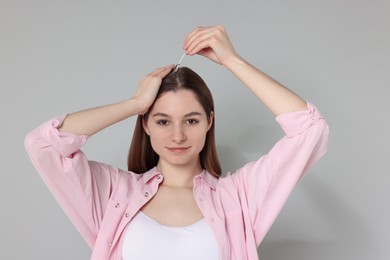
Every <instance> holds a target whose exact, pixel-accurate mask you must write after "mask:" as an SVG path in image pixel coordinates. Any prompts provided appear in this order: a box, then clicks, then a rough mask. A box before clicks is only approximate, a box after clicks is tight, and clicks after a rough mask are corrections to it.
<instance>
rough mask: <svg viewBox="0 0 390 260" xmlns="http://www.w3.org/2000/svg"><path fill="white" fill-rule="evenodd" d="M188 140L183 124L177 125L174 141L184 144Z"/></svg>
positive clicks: (173, 133) (173, 135)
mask: <svg viewBox="0 0 390 260" xmlns="http://www.w3.org/2000/svg"><path fill="white" fill-rule="evenodd" d="M186 139H187V137H186V135H185V132H184V126H183V125H182V124H175V126H174V127H173V130H172V141H173V142H175V143H182V142H184V141H185V140H186Z"/></svg>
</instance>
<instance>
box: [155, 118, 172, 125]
mask: <svg viewBox="0 0 390 260" xmlns="http://www.w3.org/2000/svg"><path fill="white" fill-rule="evenodd" d="M156 123H157V124H158V125H161V126H166V125H168V124H169V122H168V120H164V119H162V120H158V121H157V122H156Z"/></svg>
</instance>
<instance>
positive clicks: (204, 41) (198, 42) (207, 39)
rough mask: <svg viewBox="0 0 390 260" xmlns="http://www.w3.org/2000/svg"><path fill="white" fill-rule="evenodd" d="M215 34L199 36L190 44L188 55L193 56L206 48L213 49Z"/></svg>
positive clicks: (187, 50)
mask: <svg viewBox="0 0 390 260" xmlns="http://www.w3.org/2000/svg"><path fill="white" fill-rule="evenodd" d="M213 37H214V33H213V32H206V33H203V34H201V35H198V36H197V37H196V38H195V39H193V41H192V42H191V43H189V46H188V48H187V49H186V52H187V54H190V55H193V54H195V53H197V52H199V51H200V50H201V49H204V48H209V47H210V48H212V47H213V42H214V40H213Z"/></svg>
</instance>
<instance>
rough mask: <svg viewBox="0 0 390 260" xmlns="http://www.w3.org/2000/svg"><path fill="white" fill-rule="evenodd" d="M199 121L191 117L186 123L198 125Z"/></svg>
mask: <svg viewBox="0 0 390 260" xmlns="http://www.w3.org/2000/svg"><path fill="white" fill-rule="evenodd" d="M197 123H199V121H198V120H196V119H193V118H190V119H188V120H187V121H186V124H187V125H196V124H197Z"/></svg>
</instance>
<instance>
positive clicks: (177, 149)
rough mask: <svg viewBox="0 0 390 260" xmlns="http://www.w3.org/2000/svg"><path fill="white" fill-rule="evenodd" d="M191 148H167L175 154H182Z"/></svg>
mask: <svg viewBox="0 0 390 260" xmlns="http://www.w3.org/2000/svg"><path fill="white" fill-rule="evenodd" d="M189 148H190V147H167V149H168V150H169V151H171V152H174V153H182V152H185V151H187V150H188V149H189Z"/></svg>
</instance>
